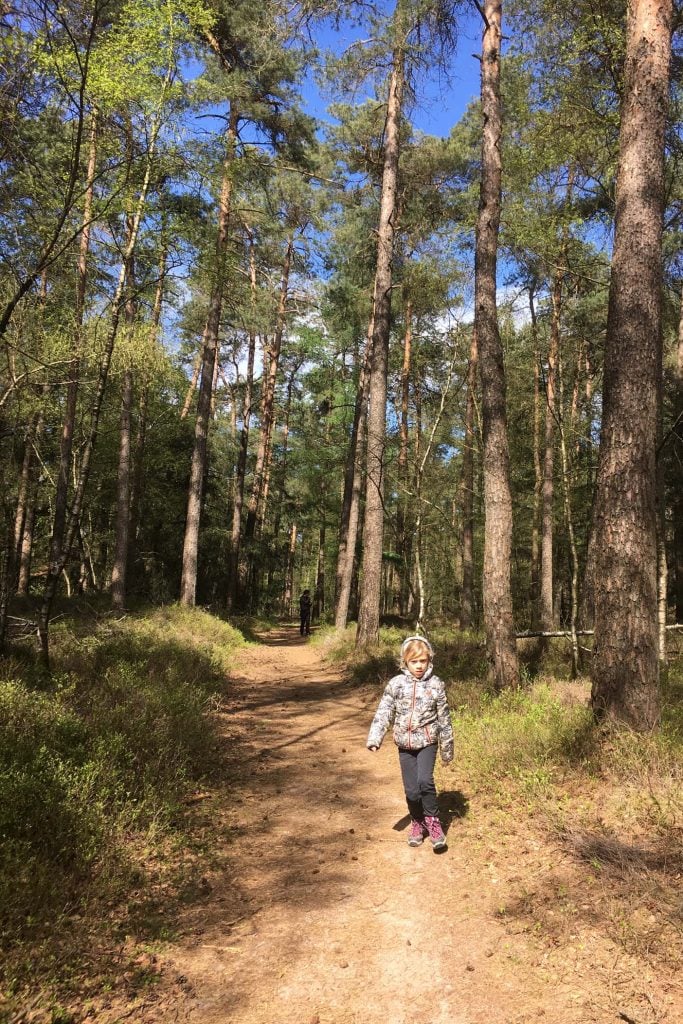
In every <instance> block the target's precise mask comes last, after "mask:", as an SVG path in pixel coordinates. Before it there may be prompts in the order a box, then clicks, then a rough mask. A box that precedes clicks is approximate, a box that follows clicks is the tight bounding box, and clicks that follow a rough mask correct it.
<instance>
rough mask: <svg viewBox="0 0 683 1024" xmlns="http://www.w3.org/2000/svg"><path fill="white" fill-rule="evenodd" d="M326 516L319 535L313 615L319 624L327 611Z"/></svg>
mask: <svg viewBox="0 0 683 1024" xmlns="http://www.w3.org/2000/svg"><path fill="white" fill-rule="evenodd" d="M326 525H327V524H326V523H325V515H324V512H323V521H322V523H321V525H320V532H319V534H318V568H317V571H316V576H315V601H314V604H313V614H314V616H315V618H316V620H317V621H318V622H320V619H321V618H322V615H323V612H324V611H325V531H326Z"/></svg>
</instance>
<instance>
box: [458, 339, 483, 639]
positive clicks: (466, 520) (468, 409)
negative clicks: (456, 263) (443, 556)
mask: <svg viewBox="0 0 683 1024" xmlns="http://www.w3.org/2000/svg"><path fill="white" fill-rule="evenodd" d="M478 363H479V348H478V345H477V332H476V330H475V329H474V328H473V329H472V338H471V341H470V359H469V363H468V365H467V401H466V405H465V447H464V450H463V456H462V594H461V598H460V625H461V626H462V628H463V629H469V628H470V627H471V625H472V623H473V621H474V447H475V432H474V419H475V411H476V389H477V376H478V372H479V370H478Z"/></svg>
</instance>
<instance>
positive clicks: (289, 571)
mask: <svg viewBox="0 0 683 1024" xmlns="http://www.w3.org/2000/svg"><path fill="white" fill-rule="evenodd" d="M295 559H296V523H292V526H291V529H290V531H289V547H288V549H287V567H286V569H285V593H284V613H285V615H286V616H287V617H288V618H291V617H292V596H293V592H294V562H295Z"/></svg>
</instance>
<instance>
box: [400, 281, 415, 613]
mask: <svg viewBox="0 0 683 1024" xmlns="http://www.w3.org/2000/svg"><path fill="white" fill-rule="evenodd" d="M412 343H413V304H412V302H411V300H410V298H409V297H407V298H406V302H405V333H404V336H403V366H402V367H401V415H400V423H399V440H400V444H399V451H398V485H399V499H398V508H397V510H396V541H397V546H398V553H399V555H400V556H401V564H402V568H401V574H400V579H399V588H400V589H399V610H400V613H401V615H405V614H406V610H407V606H408V597H409V594H410V587H409V577H410V566H411V561H412V531H411V529H410V524H409V522H408V510H409V508H410V499H409V496H408V491H409V490H410V485H409V480H408V448H409V437H408V405H409V400H410V364H411V358H412Z"/></svg>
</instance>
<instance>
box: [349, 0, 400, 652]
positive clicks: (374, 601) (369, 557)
mask: <svg viewBox="0 0 683 1024" xmlns="http://www.w3.org/2000/svg"><path fill="white" fill-rule="evenodd" d="M399 6H400V5H397V15H398V12H399ZM398 29H399V33H400V30H401V27H400V24H399V25H398ZM404 63H405V52H404V41H403V39H402V38H399V39H398V40H397V44H396V49H395V50H394V55H393V62H392V70H391V75H390V78H389V93H388V99H387V116H386V121H385V125H384V165H383V169H382V189H381V197H380V214H379V227H378V231H377V266H376V270H375V288H374V296H373V309H374V330H373V341H372V351H371V355H370V398H369V402H368V419H367V473H366V501H365V521H364V525H363V575H362V580H361V595H360V608H359V612H358V631H357V633H356V645H357V646H367V645H370V644H376V643H378V641H379V612H380V598H381V583H382V544H383V538H384V448H385V434H386V405H387V368H388V362H389V333H390V328H391V285H392V260H393V251H394V233H395V218H396V199H397V187H398V165H399V144H400V138H399V135H400V133H399V128H400V121H401V108H402V104H403V90H404Z"/></svg>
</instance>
